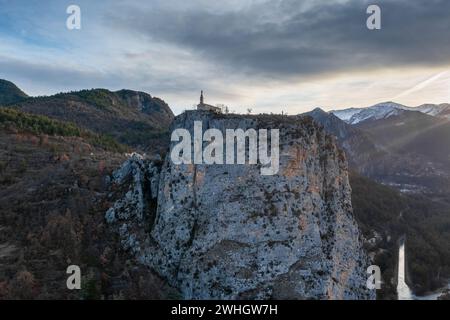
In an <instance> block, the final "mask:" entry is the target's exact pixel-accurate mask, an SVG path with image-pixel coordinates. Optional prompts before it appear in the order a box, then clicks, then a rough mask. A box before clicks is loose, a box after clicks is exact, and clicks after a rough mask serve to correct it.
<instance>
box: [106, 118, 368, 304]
mask: <svg viewBox="0 0 450 320" xmlns="http://www.w3.org/2000/svg"><path fill="white" fill-rule="evenodd" d="M194 121H201V122H202V125H203V128H204V129H205V130H206V129H208V128H216V129H219V130H220V131H221V132H223V133H224V135H225V130H226V129H237V128H241V129H243V130H244V131H245V130H247V129H249V128H254V129H256V130H258V129H279V130H280V131H279V132H280V168H279V172H278V173H277V174H276V175H272V176H264V175H261V173H260V165H248V164H246V165H231V164H228V165H227V164H224V165H205V164H197V165H194V164H182V165H175V164H174V163H173V162H172V161H171V159H170V158H169V157H166V159H165V160H164V162H153V161H150V160H147V159H145V158H143V157H141V156H139V155H133V156H132V157H130V158H129V159H128V160H127V162H125V163H124V164H123V166H122V167H121V168H120V169H118V170H117V171H116V172H115V174H114V176H113V177H112V179H111V183H112V185H113V186H114V190H115V191H114V193H115V195H116V197H118V200H117V201H116V202H115V204H114V205H113V206H112V207H111V208H110V209H109V210H108V212H107V213H106V219H107V221H108V222H109V223H110V224H111V226H112V227H113V228H115V229H116V230H117V232H118V234H119V236H120V238H121V241H122V245H123V247H124V248H125V249H127V250H130V252H131V253H132V254H133V255H135V257H136V259H137V260H138V261H139V262H140V263H143V264H145V265H147V266H149V267H151V268H153V269H154V270H156V271H157V272H158V273H159V274H160V275H161V276H163V277H164V278H166V279H167V280H168V281H169V282H170V284H171V285H173V286H174V287H176V288H178V289H179V290H180V292H181V294H182V296H183V298H185V299H374V298H375V292H374V291H369V290H368V289H367V288H366V280H367V275H366V269H367V267H368V266H369V265H370V264H371V263H370V261H369V259H368V258H367V255H366V254H365V252H364V250H363V248H362V239H361V235H360V232H359V229H358V226H357V224H356V222H355V219H354V217H353V214H352V204H351V189H350V185H349V181H348V175H347V161H346V159H345V156H344V154H343V153H342V152H341V151H340V150H339V149H338V148H337V147H336V144H335V142H334V140H333V139H332V138H331V137H330V136H328V135H327V134H325V133H324V131H323V130H322V129H321V128H319V127H318V126H317V125H316V124H315V123H314V122H313V121H312V119H311V118H309V117H287V116H263V115H260V116H243V115H226V114H213V113H210V112H202V111H188V112H185V113H183V114H181V115H180V116H178V117H177V118H176V119H175V121H174V123H173V125H172V129H176V128H184V129H187V130H188V131H189V132H191V133H192V134H193V127H194ZM171 147H173V145H172V146H171ZM168 154H170V152H169V153H168Z"/></svg>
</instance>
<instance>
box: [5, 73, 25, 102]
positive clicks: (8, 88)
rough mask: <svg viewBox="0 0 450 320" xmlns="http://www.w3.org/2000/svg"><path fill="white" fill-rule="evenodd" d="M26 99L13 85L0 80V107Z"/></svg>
mask: <svg viewBox="0 0 450 320" xmlns="http://www.w3.org/2000/svg"><path fill="white" fill-rule="evenodd" d="M26 98H27V95H26V94H25V93H24V92H23V91H22V90H20V89H19V88H17V86H16V85H15V84H14V83H12V82H9V81H6V80H1V79H0V105H9V104H12V103H16V102H19V101H21V100H23V99H26Z"/></svg>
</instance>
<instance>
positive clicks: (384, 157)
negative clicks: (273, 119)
mask: <svg viewBox="0 0 450 320" xmlns="http://www.w3.org/2000/svg"><path fill="white" fill-rule="evenodd" d="M411 109H413V110H411ZM431 109H432V108H430V107H429V108H428V109H427V111H429V112H431V111H430V110H431ZM423 110H425V108H423ZM442 110H443V109H442V108H441V111H442ZM440 114H442V113H440ZM305 115H310V116H312V117H313V118H314V119H315V120H316V121H317V122H319V123H321V124H322V125H323V126H324V128H325V130H327V131H328V132H329V133H330V134H332V135H334V136H336V137H337V140H338V143H339V144H340V146H341V147H342V148H343V149H344V150H345V151H346V153H347V157H348V161H349V164H350V166H351V167H352V168H354V169H355V170H356V171H358V172H359V173H361V174H363V175H365V176H367V177H369V178H372V179H375V180H376V181H379V182H382V183H384V184H386V185H391V186H395V187H396V188H398V189H400V190H401V191H404V192H433V193H436V192H439V193H440V192H444V193H447V192H449V191H450V188H449V185H450V121H449V120H448V119H447V118H446V117H441V116H431V115H428V114H426V113H424V112H421V111H417V109H416V108H408V107H405V106H401V105H398V104H394V103H387V104H386V103H385V104H379V105H376V106H373V107H370V108H366V109H360V110H356V109H347V110H343V111H331V112H329V113H327V112H325V111H323V110H321V109H315V110H313V111H312V112H308V113H306V114H305ZM339 117H340V118H339Z"/></svg>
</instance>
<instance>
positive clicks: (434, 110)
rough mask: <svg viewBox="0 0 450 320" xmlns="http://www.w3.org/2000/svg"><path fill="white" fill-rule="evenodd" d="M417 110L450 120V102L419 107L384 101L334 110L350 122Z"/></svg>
mask: <svg viewBox="0 0 450 320" xmlns="http://www.w3.org/2000/svg"><path fill="white" fill-rule="evenodd" d="M405 110H406V111H417V112H421V113H424V114H427V115H429V116H433V117H440V118H446V119H449V120H450V104H447V103H443V104H423V105H421V106H418V107H407V106H404V105H402V104H399V103H395V102H383V103H379V104H376V105H374V106H371V107H368V108H348V109H343V110H333V111H330V113H332V114H334V115H335V116H336V117H338V118H339V119H341V120H343V121H345V122H347V123H349V124H357V123H360V122H362V121H366V120H380V119H386V118H389V117H391V116H394V115H399V114H400V113H401V112H403V111H405Z"/></svg>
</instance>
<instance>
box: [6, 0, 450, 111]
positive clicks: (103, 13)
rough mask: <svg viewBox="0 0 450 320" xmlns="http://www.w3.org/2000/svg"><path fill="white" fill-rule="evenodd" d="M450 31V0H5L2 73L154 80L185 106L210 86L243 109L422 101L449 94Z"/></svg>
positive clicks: (90, 82)
mask: <svg viewBox="0 0 450 320" xmlns="http://www.w3.org/2000/svg"><path fill="white" fill-rule="evenodd" d="M371 4H376V5H378V6H379V7H380V8H381V29H380V30H369V29H368V28H367V26H366V20H367V18H368V17H369V14H367V13H366V9H367V7H368V6H369V5H371ZM69 5H78V6H79V7H80V9H81V29H80V30H69V29H68V28H67V27H66V20H67V18H68V17H69V14H67V13H66V9H67V7H68V6H69ZM449 34H450V1H448V0H380V1H365V0H304V1H302V0H221V1H212V0H147V1H138V0H108V1H100V0H97V1H92V0H89V1H88V0H71V1H65V0H15V1H10V0H9V1H6V0H0V78H3V79H7V80H10V81H13V82H14V83H16V84H17V85H18V86H19V87H20V88H21V89H23V90H24V91H25V92H26V93H28V94H30V95H51V94H55V93H58V92H65V91H70V90H80V89H90V88H107V89H110V90H119V89H123V88H126V89H132V90H139V91H145V92H148V93H150V94H151V95H152V96H157V97H160V98H162V99H163V100H165V101H166V102H167V103H168V104H169V105H170V106H171V108H172V109H173V111H174V112H175V113H180V112H182V111H183V110H185V109H191V108H192V107H193V105H194V104H196V103H198V99H199V94H200V90H204V91H205V100H206V103H209V104H213V105H215V104H225V105H228V106H229V107H230V109H231V110H233V111H236V112H245V111H246V110H247V109H248V108H251V109H252V110H253V112H273V113H281V112H282V111H283V112H287V113H288V114H297V113H302V112H305V111H309V110H311V109H313V108H315V107H322V108H323V109H325V110H331V109H342V108H348V107H365V106H370V105H373V104H376V103H379V102H384V101H395V102H398V103H402V104H405V105H408V106H417V105H420V104H423V103H445V102H450V36H449Z"/></svg>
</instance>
